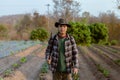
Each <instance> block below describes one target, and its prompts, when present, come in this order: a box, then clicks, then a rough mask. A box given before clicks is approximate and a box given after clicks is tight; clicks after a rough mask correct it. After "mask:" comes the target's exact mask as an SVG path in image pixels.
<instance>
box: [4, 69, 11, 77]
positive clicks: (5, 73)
mask: <svg viewBox="0 0 120 80" xmlns="http://www.w3.org/2000/svg"><path fill="white" fill-rule="evenodd" d="M10 74H12V70H11V69H7V70H5V72H4V76H5V77H7V76H9V75H10Z"/></svg>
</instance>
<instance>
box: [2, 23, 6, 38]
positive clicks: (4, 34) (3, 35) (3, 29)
mask: <svg viewBox="0 0 120 80" xmlns="http://www.w3.org/2000/svg"><path fill="white" fill-rule="evenodd" d="M5 36H7V28H6V27H5V26H4V25H2V24H0V37H1V38H3V37H5Z"/></svg>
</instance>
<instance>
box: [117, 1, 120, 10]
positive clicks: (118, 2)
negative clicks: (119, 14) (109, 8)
mask: <svg viewBox="0 0 120 80" xmlns="http://www.w3.org/2000/svg"><path fill="white" fill-rule="evenodd" d="M117 8H118V9H120V0H117Z"/></svg>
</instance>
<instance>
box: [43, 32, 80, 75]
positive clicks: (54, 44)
mask: <svg viewBox="0 0 120 80" xmlns="http://www.w3.org/2000/svg"><path fill="white" fill-rule="evenodd" d="M53 39H54V40H53ZM45 54H46V60H48V59H49V58H50V57H51V59H52V60H51V70H52V72H56V68H57V63H58V57H59V49H58V35H57V34H56V35H55V36H53V37H52V38H50V40H49V41H48V46H47V49H46V52H45ZM64 54H65V63H66V70H67V73H71V68H72V67H76V68H78V49H77V46H76V43H75V40H74V38H73V37H72V36H70V35H69V34H67V37H66V41H65V53H64Z"/></svg>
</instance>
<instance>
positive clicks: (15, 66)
mask: <svg viewBox="0 0 120 80" xmlns="http://www.w3.org/2000/svg"><path fill="white" fill-rule="evenodd" d="M12 66H13V68H18V67H19V66H20V65H19V64H17V63H14V64H13V65H12Z"/></svg>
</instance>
